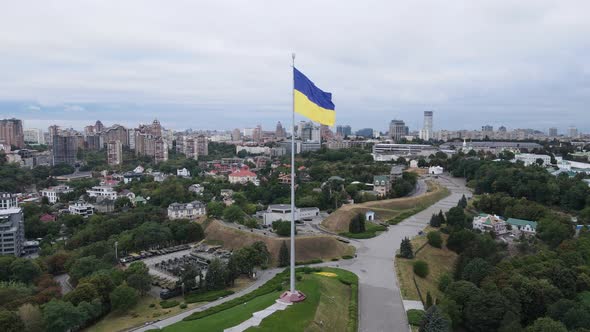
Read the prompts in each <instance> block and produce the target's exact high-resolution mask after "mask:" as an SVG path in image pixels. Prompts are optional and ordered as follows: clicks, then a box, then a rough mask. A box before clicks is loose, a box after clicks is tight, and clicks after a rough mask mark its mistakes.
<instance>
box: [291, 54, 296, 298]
mask: <svg viewBox="0 0 590 332" xmlns="http://www.w3.org/2000/svg"><path fill="white" fill-rule="evenodd" d="M291 57H292V60H293V70H292V72H293V90H292V91H291V93H292V94H293V109H292V112H291V294H294V293H295V53H293V54H291Z"/></svg>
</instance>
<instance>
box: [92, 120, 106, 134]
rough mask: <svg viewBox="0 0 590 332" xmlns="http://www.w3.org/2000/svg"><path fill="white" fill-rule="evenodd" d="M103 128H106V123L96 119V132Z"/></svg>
mask: <svg viewBox="0 0 590 332" xmlns="http://www.w3.org/2000/svg"><path fill="white" fill-rule="evenodd" d="M103 130H104V125H103V124H102V122H100V120H96V123H95V124H94V132H95V133H100V132H102V131H103Z"/></svg>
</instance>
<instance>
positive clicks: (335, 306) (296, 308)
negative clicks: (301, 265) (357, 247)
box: [164, 268, 351, 332]
mask: <svg viewBox="0 0 590 332" xmlns="http://www.w3.org/2000/svg"><path fill="white" fill-rule="evenodd" d="M322 271H325V272H333V273H336V274H342V275H345V274H350V272H347V271H343V270H340V269H331V268H324V269H322ZM298 274H299V275H301V276H302V277H303V279H302V280H301V281H299V282H298V284H297V288H298V289H299V290H301V291H302V292H304V293H305V294H306V296H307V299H306V300H305V301H304V302H301V303H297V304H294V305H292V306H290V307H288V308H287V309H286V310H284V311H277V312H275V313H274V314H272V315H271V316H269V317H267V318H265V319H264V320H263V321H262V323H261V324H260V326H258V327H254V328H250V329H248V331H251V332H252V331H279V330H280V331H346V330H347V325H348V317H349V312H348V308H349V304H350V299H351V286H348V285H345V284H343V283H342V282H340V280H339V279H338V277H328V276H322V275H317V274H314V273H313V272H312V273H310V274H304V273H302V272H298ZM280 293H281V292H278V291H276V292H272V293H269V294H265V295H261V296H258V297H256V298H254V299H252V300H251V301H249V302H247V303H244V304H241V305H237V306H235V307H232V308H229V309H226V310H223V311H220V312H217V313H214V314H212V315H210V316H206V317H203V318H200V319H195V320H189V321H182V322H179V323H176V324H174V325H171V326H168V327H166V328H165V329H164V330H165V331H167V332H184V331H197V332H198V331H212V332H214V331H223V330H224V329H226V328H229V327H232V326H236V325H238V324H240V323H241V322H243V321H245V320H247V319H249V318H250V317H252V314H253V313H254V312H256V311H260V310H263V309H265V308H267V307H269V306H271V305H272V304H273V303H274V302H275V301H276V300H277V299H278V297H279V295H280ZM286 322H288V324H287V323H286Z"/></svg>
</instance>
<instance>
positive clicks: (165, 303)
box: [160, 300, 179, 309]
mask: <svg viewBox="0 0 590 332" xmlns="http://www.w3.org/2000/svg"><path fill="white" fill-rule="evenodd" d="M177 305H179V303H178V301H175V300H171V301H170V300H165V301H161V302H160V307H162V308H164V309H168V308H172V307H176V306H177Z"/></svg>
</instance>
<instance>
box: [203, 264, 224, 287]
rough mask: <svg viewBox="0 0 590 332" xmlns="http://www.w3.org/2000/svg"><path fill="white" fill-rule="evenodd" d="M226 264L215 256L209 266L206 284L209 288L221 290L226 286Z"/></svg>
mask: <svg viewBox="0 0 590 332" xmlns="http://www.w3.org/2000/svg"><path fill="white" fill-rule="evenodd" d="M225 273H226V271H225V266H223V263H221V261H220V260H219V259H218V258H215V259H213V260H212V261H211V263H209V266H208V267H207V275H206V276H205V285H206V286H207V289H209V290H219V289H223V288H224V287H225Z"/></svg>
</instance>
